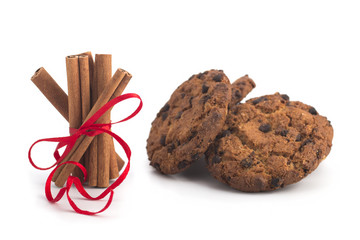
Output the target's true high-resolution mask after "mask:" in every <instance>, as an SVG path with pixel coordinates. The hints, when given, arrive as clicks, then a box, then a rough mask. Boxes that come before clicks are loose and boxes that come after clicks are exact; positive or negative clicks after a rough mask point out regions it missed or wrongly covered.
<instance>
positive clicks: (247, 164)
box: [240, 158, 253, 168]
mask: <svg viewBox="0 0 360 240" xmlns="http://www.w3.org/2000/svg"><path fill="white" fill-rule="evenodd" d="M240 164H241V166H242V167H243V168H249V167H251V165H252V164H253V160H252V159H251V158H244V159H243V160H241V162H240Z"/></svg>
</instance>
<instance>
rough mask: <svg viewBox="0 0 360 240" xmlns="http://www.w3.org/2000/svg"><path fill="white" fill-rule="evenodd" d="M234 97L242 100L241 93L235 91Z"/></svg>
mask: <svg viewBox="0 0 360 240" xmlns="http://www.w3.org/2000/svg"><path fill="white" fill-rule="evenodd" d="M235 97H237V98H242V94H241V92H240V91H239V90H236V91H235Z"/></svg>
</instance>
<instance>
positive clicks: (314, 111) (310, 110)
mask: <svg viewBox="0 0 360 240" xmlns="http://www.w3.org/2000/svg"><path fill="white" fill-rule="evenodd" d="M309 113H311V114H312V115H317V114H318V112H317V111H316V109H315V108H313V107H311V108H310V109H309Z"/></svg>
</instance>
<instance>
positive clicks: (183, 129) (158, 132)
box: [146, 70, 231, 174]
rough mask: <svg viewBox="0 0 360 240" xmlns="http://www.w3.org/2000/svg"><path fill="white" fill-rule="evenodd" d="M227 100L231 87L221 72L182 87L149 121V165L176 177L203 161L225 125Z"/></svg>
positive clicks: (203, 75)
mask: <svg viewBox="0 0 360 240" xmlns="http://www.w3.org/2000/svg"><path fill="white" fill-rule="evenodd" d="M230 99H231V85H230V82H229V79H228V78H227V77H226V75H225V74H224V73H223V71H221V70H210V71H206V72H204V73H199V74H197V75H193V76H192V77H191V78H190V79H189V80H187V81H186V82H184V83H183V84H181V85H180V86H179V87H178V88H177V89H176V90H175V91H174V92H173V94H172V95H171V97H170V100H169V101H168V102H167V103H166V104H165V105H164V107H163V108H162V109H161V110H160V112H159V113H158V114H157V116H156V118H155V120H154V121H153V122H152V127H151V130H150V134H149V138H148V139H147V146H146V149H147V153H148V157H149V160H150V165H152V166H153V167H155V168H156V169H157V170H159V171H160V172H162V173H164V174H175V173H178V172H181V171H183V170H185V169H186V168H188V167H189V166H190V165H191V163H192V162H193V161H195V160H197V159H203V158H204V157H205V155H204V153H205V151H206V149H207V148H208V147H209V145H210V144H211V143H212V142H213V140H214V139H215V137H216V135H217V134H218V133H219V132H220V130H221V129H222V127H223V126H224V124H225V119H226V115H227V111H228V105H229V102H230Z"/></svg>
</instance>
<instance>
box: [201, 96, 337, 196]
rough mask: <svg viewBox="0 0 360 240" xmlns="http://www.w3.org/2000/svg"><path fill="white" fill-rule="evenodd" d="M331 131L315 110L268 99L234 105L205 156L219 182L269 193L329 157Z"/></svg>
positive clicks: (286, 100)
mask: <svg viewBox="0 0 360 240" xmlns="http://www.w3.org/2000/svg"><path fill="white" fill-rule="evenodd" d="M332 138H333V128H332V126H331V124H330V122H329V121H328V120H327V119H326V117H323V116H320V115H319V114H318V112H317V111H316V110H315V108H313V107H311V106H309V105H306V104H303V103H301V102H295V101H289V97H288V96H287V95H280V94H279V93H276V94H274V95H267V96H262V97H258V98H253V99H250V100H248V101H247V102H246V103H244V104H239V105H235V106H233V107H232V108H231V110H230V111H229V114H228V117H227V120H226V124H225V126H224V129H223V131H222V133H220V134H219V135H218V136H217V138H216V140H215V142H214V144H213V145H212V146H211V147H209V149H208V151H207V152H206V156H207V163H208V169H209V170H210V172H211V174H212V175H213V176H214V177H215V178H216V179H218V180H219V181H221V182H223V183H226V184H228V185H229V186H230V187H232V188H235V189H238V190H241V191H245V192H261V191H271V190H275V189H278V188H281V187H284V186H286V185H289V184H292V183H295V182H298V181H300V180H301V179H303V178H304V177H306V176H307V175H308V174H309V173H311V172H312V171H314V170H315V169H316V167H317V166H318V165H319V163H320V162H321V161H322V160H323V159H325V157H326V156H327V155H328V154H329V152H330V149H331V146H332Z"/></svg>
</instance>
